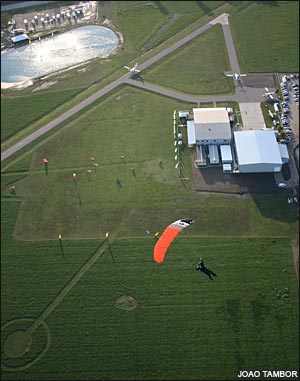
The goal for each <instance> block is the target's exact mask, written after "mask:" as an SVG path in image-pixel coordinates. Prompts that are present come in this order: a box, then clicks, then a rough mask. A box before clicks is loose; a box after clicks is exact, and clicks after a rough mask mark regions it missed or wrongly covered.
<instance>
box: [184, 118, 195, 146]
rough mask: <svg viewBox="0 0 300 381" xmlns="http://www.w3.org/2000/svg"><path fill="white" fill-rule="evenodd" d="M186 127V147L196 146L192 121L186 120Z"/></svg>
mask: <svg viewBox="0 0 300 381" xmlns="http://www.w3.org/2000/svg"><path fill="white" fill-rule="evenodd" d="M186 127H187V136H188V145H194V144H196V135H195V124H194V121H193V120H188V121H187V122H186Z"/></svg>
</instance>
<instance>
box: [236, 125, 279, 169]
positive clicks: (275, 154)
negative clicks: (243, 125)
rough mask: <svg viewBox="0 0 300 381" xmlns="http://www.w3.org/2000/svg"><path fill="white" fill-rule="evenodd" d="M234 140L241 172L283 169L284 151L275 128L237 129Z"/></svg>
mask: <svg viewBox="0 0 300 381" xmlns="http://www.w3.org/2000/svg"><path fill="white" fill-rule="evenodd" d="M234 140H235V149H236V159H237V162H238V169H239V172H240V173H258V172H280V171H281V167H282V164H283V160H282V152H281V150H280V147H279V145H280V144H279V143H277V140H276V135H275V132H274V131H273V130H271V131H268V130H248V131H235V132H234Z"/></svg>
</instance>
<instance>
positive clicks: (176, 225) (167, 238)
mask: <svg viewBox="0 0 300 381" xmlns="http://www.w3.org/2000/svg"><path fill="white" fill-rule="evenodd" d="M193 223H194V220H178V221H175V222H173V223H172V224H171V225H169V226H168V227H167V228H166V229H165V230H164V232H163V234H162V235H161V237H160V239H159V240H158V241H157V243H156V245H155V247H154V260H155V262H158V263H161V262H163V261H164V259H165V255H166V253H167V250H168V248H169V246H170V245H171V243H172V242H173V241H174V239H175V237H176V236H177V235H178V234H179V233H180V232H181V231H182V230H183V229H185V228H187V227H188V226H190V225H191V224H193Z"/></svg>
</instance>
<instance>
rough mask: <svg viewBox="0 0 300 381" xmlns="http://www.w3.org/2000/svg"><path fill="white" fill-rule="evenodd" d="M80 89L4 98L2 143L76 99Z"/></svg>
mask: <svg viewBox="0 0 300 381" xmlns="http://www.w3.org/2000/svg"><path fill="white" fill-rule="evenodd" d="M79 91H80V89H73V90H64V91H54V92H51V91H50V92H48V93H45V94H31V95H28V96H20V97H12V98H4V99H2V100H1V106H2V112H1V142H3V141H4V140H6V139H8V138H10V137H11V136H13V135H15V134H16V133H17V132H19V131H20V130H22V129H24V128H26V127H28V126H29V125H31V124H33V123H34V122H35V121H36V120H38V119H40V118H41V117H43V116H44V115H46V114H47V113H49V112H51V111H52V110H54V109H55V108H56V107H57V106H59V105H61V104H62V103H65V102H66V101H67V100H69V99H70V98H72V97H74V96H75V95H76V94H77V93H78V92H79Z"/></svg>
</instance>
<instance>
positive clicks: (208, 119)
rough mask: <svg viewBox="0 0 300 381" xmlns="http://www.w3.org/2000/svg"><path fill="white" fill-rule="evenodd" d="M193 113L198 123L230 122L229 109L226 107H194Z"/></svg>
mask: <svg viewBox="0 0 300 381" xmlns="http://www.w3.org/2000/svg"><path fill="white" fill-rule="evenodd" d="M193 114H194V121H195V123H196V124H201V123H226V122H228V111H227V110H226V108H225V107H212V108H210V107H208V108H193Z"/></svg>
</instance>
